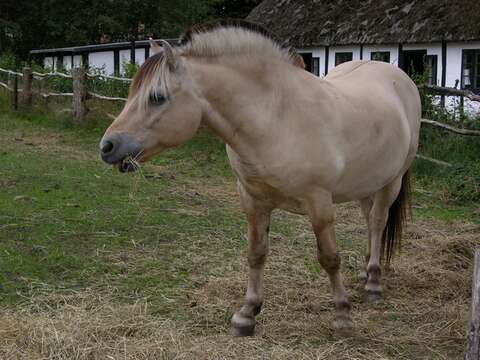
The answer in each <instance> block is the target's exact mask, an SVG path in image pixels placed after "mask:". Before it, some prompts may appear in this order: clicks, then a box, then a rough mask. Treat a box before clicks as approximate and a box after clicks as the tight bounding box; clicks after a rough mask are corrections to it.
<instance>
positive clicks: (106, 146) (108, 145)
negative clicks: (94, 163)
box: [102, 140, 113, 154]
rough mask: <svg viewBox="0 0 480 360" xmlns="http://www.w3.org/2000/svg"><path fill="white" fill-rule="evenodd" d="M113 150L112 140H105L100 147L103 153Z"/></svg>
mask: <svg viewBox="0 0 480 360" xmlns="http://www.w3.org/2000/svg"><path fill="white" fill-rule="evenodd" d="M112 150H113V142H111V141H109V140H106V141H105V143H104V145H103V147H102V153H103V154H109V153H111V152H112Z"/></svg>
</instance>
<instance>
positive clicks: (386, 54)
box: [370, 51, 391, 64]
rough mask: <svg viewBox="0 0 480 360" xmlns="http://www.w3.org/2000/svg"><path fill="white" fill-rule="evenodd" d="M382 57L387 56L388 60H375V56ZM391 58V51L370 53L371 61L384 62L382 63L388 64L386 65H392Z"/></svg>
mask: <svg viewBox="0 0 480 360" xmlns="http://www.w3.org/2000/svg"><path fill="white" fill-rule="evenodd" d="M377 54H378V55H380V56H386V59H384V60H376V59H374V56H375V55H377ZM390 56H391V53H390V51H372V52H371V53H370V60H374V61H382V62H386V63H389V64H390Z"/></svg>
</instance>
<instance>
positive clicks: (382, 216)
mask: <svg viewBox="0 0 480 360" xmlns="http://www.w3.org/2000/svg"><path fill="white" fill-rule="evenodd" d="M401 188H402V177H401V176H400V177H398V178H396V179H395V180H394V181H392V182H391V183H390V184H388V185H387V186H385V187H384V188H383V189H381V190H380V191H378V192H377V193H376V194H375V195H374V198H373V205H372V208H371V210H370V214H369V217H368V228H369V243H370V257H369V260H368V264H367V282H366V284H365V301H366V302H367V303H372V302H376V301H378V300H379V299H380V298H381V296H382V292H383V289H382V286H381V283H380V277H381V268H380V260H381V257H382V251H383V252H384V253H385V254H386V256H385V257H386V259H385V262H386V263H387V264H388V263H389V261H390V256H391V254H393V250H394V249H393V248H391V245H393V244H392V243H390V244H388V243H387V244H386V243H384V244H383V245H382V242H384V240H385V231H386V227H387V222H389V212H390V209H391V207H392V205H393V204H394V202H396V200H397V199H398V198H399V194H400V190H401ZM390 215H392V214H390ZM392 216H393V215H392ZM390 220H391V221H394V220H396V219H394V218H392V219H390ZM388 225H389V226H388V227H390V226H391V224H388ZM385 246H387V247H388V249H387V248H385Z"/></svg>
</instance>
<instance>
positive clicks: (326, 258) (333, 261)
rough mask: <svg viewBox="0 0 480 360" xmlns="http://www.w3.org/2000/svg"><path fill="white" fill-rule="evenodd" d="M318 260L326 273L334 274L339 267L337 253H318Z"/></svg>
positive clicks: (339, 262)
mask: <svg viewBox="0 0 480 360" xmlns="http://www.w3.org/2000/svg"><path fill="white" fill-rule="evenodd" d="M318 261H319V262H320V265H322V267H323V268H324V269H325V271H326V272H327V273H328V274H334V273H336V272H337V271H338V270H339V269H340V264H341V260H340V256H339V255H338V254H334V255H324V254H321V253H319V254H318Z"/></svg>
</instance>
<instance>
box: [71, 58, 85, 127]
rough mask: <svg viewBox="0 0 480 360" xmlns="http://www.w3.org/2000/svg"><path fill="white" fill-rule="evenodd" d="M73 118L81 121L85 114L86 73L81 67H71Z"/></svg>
mask: <svg viewBox="0 0 480 360" xmlns="http://www.w3.org/2000/svg"><path fill="white" fill-rule="evenodd" d="M72 76H73V102H72V105H73V119H74V120H75V121H76V122H82V121H83V119H84V118H85V115H86V114H87V75H86V73H85V69H84V68H83V67H78V68H75V69H73V71H72Z"/></svg>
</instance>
